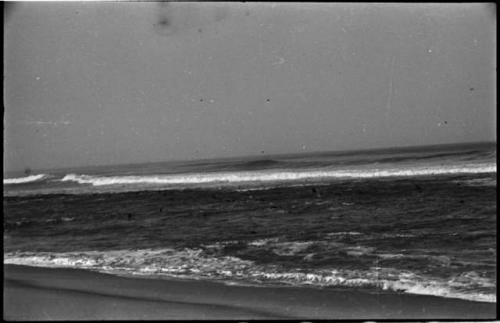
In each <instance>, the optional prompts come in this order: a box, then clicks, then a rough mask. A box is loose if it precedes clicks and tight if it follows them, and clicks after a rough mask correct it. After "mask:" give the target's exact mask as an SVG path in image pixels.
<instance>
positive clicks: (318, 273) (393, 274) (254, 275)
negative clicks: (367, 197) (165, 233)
mask: <svg viewBox="0 0 500 323" xmlns="http://www.w3.org/2000/svg"><path fill="white" fill-rule="evenodd" d="M4 264H18V265H29V266H38V267H65V268H80V269H89V270H95V271H100V272H106V273H110V274H123V273H127V274H132V275H144V276H157V275H160V276H161V275H164V276H171V277H184V278H194V279H200V278H201V279H208V280H219V281H243V282H245V281H249V282H252V283H260V284H262V283H266V282H267V283H271V284H272V283H285V284H288V285H292V286H306V285H307V286H318V287H323V286H342V287H370V288H379V289H385V290H393V291H397V292H406V293H410V294H423V295H434V296H441V297H449V298H460V299H466V300H472V301H484V302H496V296H495V295H494V294H490V293H483V292H477V291H471V290H469V291H467V290H464V288H467V287H468V286H471V285H479V286H483V287H488V288H492V287H495V286H496V282H494V281H490V280H489V279H486V278H483V277H479V276H478V275H477V274H475V273H474V272H469V273H464V274H462V275H460V276H459V277H455V278H451V279H449V280H445V279H437V278H434V277H423V276H419V275H417V274H415V273H412V272H408V271H397V270H394V269H391V268H378V267H377V268H370V269H369V270H347V269H346V270H337V269H330V270H327V269H318V270H315V271H314V272H304V271H302V270H300V269H298V268H297V269H287V270H286V271H280V270H277V269H276V268H274V267H269V266H265V265H256V264H255V263H254V262H253V261H250V260H244V259H240V258H237V257H232V256H220V257H215V256H213V255H209V254H207V253H206V252H205V251H204V250H203V249H188V248H186V249H182V250H175V249H139V250H110V251H84V252H63V253H50V252H37V253H35V252H10V253H5V254H4Z"/></svg>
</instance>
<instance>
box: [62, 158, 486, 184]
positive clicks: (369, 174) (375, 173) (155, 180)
mask: <svg viewBox="0 0 500 323" xmlns="http://www.w3.org/2000/svg"><path fill="white" fill-rule="evenodd" d="M491 172H496V164H491V163H486V164H466V165H455V166H448V167H443V166H429V167H411V168H395V169H392V168H387V169H356V170H353V169H337V170H331V169H321V170H308V171H288V170H266V171H246V172H214V173H189V174H169V175H146V176H132V175H130V176H91V175H84V174H83V175H78V174H67V175H66V176H64V178H62V179H61V181H73V182H77V183H80V184H91V185H93V186H106V185H124V184H160V185H174V184H224V183H231V184H234V183H248V182H280V181H297V180H314V179H332V178H339V179H343V178H345V179H349V178H351V179H352V178H360V179H362V178H377V177H398V176H402V177H405V176H423V175H440V174H461V173H491Z"/></svg>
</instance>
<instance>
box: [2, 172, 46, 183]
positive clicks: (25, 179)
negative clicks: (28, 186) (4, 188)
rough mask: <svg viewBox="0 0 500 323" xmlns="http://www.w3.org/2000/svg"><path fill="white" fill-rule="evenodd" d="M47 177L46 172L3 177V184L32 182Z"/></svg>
mask: <svg viewBox="0 0 500 323" xmlns="http://www.w3.org/2000/svg"><path fill="white" fill-rule="evenodd" d="M47 177H49V175H47V174H37V175H29V176H25V177H16V178H4V180H3V184H4V185H12V184H25V183H32V182H37V181H40V180H43V179H46V178H47Z"/></svg>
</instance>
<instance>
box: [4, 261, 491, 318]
mask: <svg viewBox="0 0 500 323" xmlns="http://www.w3.org/2000/svg"><path fill="white" fill-rule="evenodd" d="M3 305H4V319H7V320H54V319H56V320H61V319H69V320H74V319H84V320H103V319H105V320H109V319H118V320H120V319H465V318H467V319H495V318H496V303H487V302H474V301H466V300H460V299H452V298H443V297H437V296H426V295H415V294H393V293H380V294H372V293H367V292H363V291H358V290H352V291H351V290H349V291H344V290H342V291H339V290H332V289H314V288H308V287H286V288H283V287H268V286H266V287H261V286H258V287H254V286H240V285H226V284H223V283H221V282H211V281H198V280H176V279H165V278H161V279H156V278H135V277H123V276H116V275H111V274H104V273H97V272H93V271H88V270H83V269H66V268H44V267H31V266H24V265H10V264H7V265H4V304H3Z"/></svg>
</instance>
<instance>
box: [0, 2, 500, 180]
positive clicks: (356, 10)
mask: <svg viewBox="0 0 500 323" xmlns="http://www.w3.org/2000/svg"><path fill="white" fill-rule="evenodd" d="M495 11H496V8H495V7H494V5H488V4H479V3H475V4H474V3H473V4H462V3H455V4H445V3H442V4H412V3H399V4H396V3H393V4H388V3H386V4H370V3H364V4H355V3H353V4H349V3H337V4H334V3H298V2H295V3H275V4H273V3H223V2H215V3H203V2H191V3H167V4H165V3H163V4H161V3H154V2H117V3H113V2H86V3H78V2H54V3H50V2H30V3H16V4H15V5H14V4H9V5H8V6H7V8H6V12H5V18H6V19H5V23H4V109H5V110H4V172H5V171H13V170H20V169H24V168H26V167H30V168H31V169H48V168H61V167H76V166H89V165H107V164H124V163H140V162H156V161H169V160H192V159H204V158H223V157H233V156H246V155H262V154H264V155H265V154H282V153H299V152H313V151H335V150H351V149H370V148H378V147H394V146H413V145H432V144H441V143H459V142H475V141H495V142H496V14H495Z"/></svg>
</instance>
